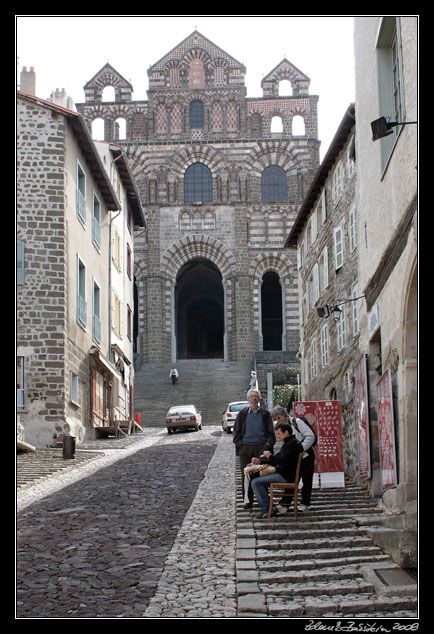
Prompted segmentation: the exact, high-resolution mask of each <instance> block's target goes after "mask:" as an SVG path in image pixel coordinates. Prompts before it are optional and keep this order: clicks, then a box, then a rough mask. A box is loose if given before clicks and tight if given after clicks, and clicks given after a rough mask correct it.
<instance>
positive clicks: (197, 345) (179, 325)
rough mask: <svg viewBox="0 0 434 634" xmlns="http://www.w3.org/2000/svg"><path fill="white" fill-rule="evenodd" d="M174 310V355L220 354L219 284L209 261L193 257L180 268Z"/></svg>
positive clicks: (221, 306)
mask: <svg viewBox="0 0 434 634" xmlns="http://www.w3.org/2000/svg"><path fill="white" fill-rule="evenodd" d="M175 312H176V338H177V348H178V350H177V357H178V359H196V358H210V359H211V358H221V357H223V353H224V351H223V335H224V295H223V285H222V277H221V274H220V272H219V270H218V269H217V267H216V266H214V264H212V262H210V261H209V260H204V259H194V260H190V261H189V262H187V263H186V264H185V265H184V266H183V267H182V268H181V270H180V271H179V273H178V276H177V280H176V290H175Z"/></svg>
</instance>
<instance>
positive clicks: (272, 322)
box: [261, 271, 282, 350]
mask: <svg viewBox="0 0 434 634" xmlns="http://www.w3.org/2000/svg"><path fill="white" fill-rule="evenodd" d="M261 313H262V341H263V345H262V348H263V350H282V287H281V285H280V281H279V276H278V275H277V273H274V272H273V271H269V272H268V273H265V274H264V275H263V277H262V288H261Z"/></svg>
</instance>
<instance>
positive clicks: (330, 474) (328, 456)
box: [317, 401, 345, 488]
mask: <svg viewBox="0 0 434 634" xmlns="http://www.w3.org/2000/svg"><path fill="white" fill-rule="evenodd" d="M317 420H318V430H319V454H320V458H319V460H320V479H321V488H330V487H344V486H345V479H344V455H343V445H342V423H341V403H340V401H318V415H317Z"/></svg>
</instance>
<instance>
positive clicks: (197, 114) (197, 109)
mask: <svg viewBox="0 0 434 634" xmlns="http://www.w3.org/2000/svg"><path fill="white" fill-rule="evenodd" d="M203 125H204V112H203V103H202V102H201V101H199V99H196V100H195V101H192V102H191V104H190V129H191V130H193V129H195V130H197V129H198V128H203Z"/></svg>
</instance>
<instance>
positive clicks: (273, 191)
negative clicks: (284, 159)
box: [261, 165, 288, 203]
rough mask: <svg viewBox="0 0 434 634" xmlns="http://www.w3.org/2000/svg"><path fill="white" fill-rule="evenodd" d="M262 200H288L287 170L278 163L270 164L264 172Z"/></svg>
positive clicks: (267, 201) (270, 201)
mask: <svg viewBox="0 0 434 634" xmlns="http://www.w3.org/2000/svg"><path fill="white" fill-rule="evenodd" d="M261 188H262V202H264V203H273V202H285V201H287V200H288V192H287V186H286V172H285V170H284V169H283V168H282V167H279V166H278V165H269V166H268V167H266V168H265V169H264V171H263V172H262V178H261Z"/></svg>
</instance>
